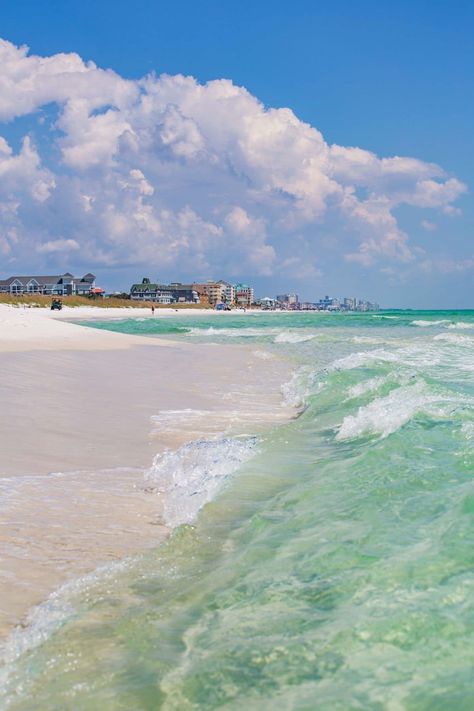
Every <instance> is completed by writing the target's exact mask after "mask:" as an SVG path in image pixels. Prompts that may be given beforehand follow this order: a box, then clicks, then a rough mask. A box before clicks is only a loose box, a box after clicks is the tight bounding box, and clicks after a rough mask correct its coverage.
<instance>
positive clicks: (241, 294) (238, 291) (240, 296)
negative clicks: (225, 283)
mask: <svg viewBox="0 0 474 711" xmlns="http://www.w3.org/2000/svg"><path fill="white" fill-rule="evenodd" d="M234 288H235V303H236V305H237V306H244V307H248V306H251V305H252V304H253V302H254V294H253V287H252V286H248V285H247V284H236V285H235V287H234Z"/></svg>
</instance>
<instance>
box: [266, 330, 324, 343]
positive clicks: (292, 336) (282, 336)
mask: <svg viewBox="0 0 474 711" xmlns="http://www.w3.org/2000/svg"><path fill="white" fill-rule="evenodd" d="M316 335H317V334H316V333H296V332H295V331H282V332H281V333H279V334H278V335H277V336H275V339H274V342H275V343H304V342H305V341H312V340H313V338H316Z"/></svg>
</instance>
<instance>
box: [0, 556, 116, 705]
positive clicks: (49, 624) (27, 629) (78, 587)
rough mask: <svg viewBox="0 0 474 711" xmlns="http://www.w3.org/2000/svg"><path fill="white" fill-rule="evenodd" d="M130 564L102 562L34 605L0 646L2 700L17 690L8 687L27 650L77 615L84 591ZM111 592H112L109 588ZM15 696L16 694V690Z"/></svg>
mask: <svg viewBox="0 0 474 711" xmlns="http://www.w3.org/2000/svg"><path fill="white" fill-rule="evenodd" d="M129 565H130V559H127V558H126V559H124V560H121V561H117V562H114V563H107V564H106V565H102V566H100V567H98V568H96V570H94V571H93V572H92V573H88V574H87V575H83V576H81V577H80V578H76V579H75V580H71V581H70V582H68V583H65V584H64V585H62V586H61V587H60V588H58V589H57V590H55V591H54V592H53V593H51V595H49V597H48V598H47V599H46V600H45V601H44V602H42V603H41V604H40V605H37V606H36V607H34V608H32V610H31V611H30V612H29V614H28V617H27V619H26V621H25V623H24V625H23V626H21V627H16V628H15V629H14V630H13V632H12V633H11V634H10V635H9V637H8V638H7V640H6V641H5V643H4V644H3V645H2V647H1V653H0V658H1V661H2V663H3V668H2V669H1V671H0V700H1V701H2V702H3V701H5V707H6V705H9V702H8V701H7V700H6V699H4V698H2V697H3V695H4V694H8V693H9V692H11V691H13V692H15V691H16V689H14V688H13V689H9V688H8V687H9V686H10V684H9V681H10V678H11V675H12V673H13V672H14V670H15V662H16V661H17V660H18V659H19V658H20V657H21V656H22V655H23V654H25V653H26V652H28V651H30V650H32V649H35V648H36V647H39V646H40V645H42V644H43V643H44V642H45V641H46V640H47V639H49V637H51V635H52V634H54V633H55V632H56V631H57V630H59V629H60V628H61V627H62V626H63V625H64V624H65V623H66V622H67V621H68V620H70V619H71V618H72V617H74V615H75V614H77V601H78V600H79V599H80V598H81V597H82V596H83V595H84V593H85V592H86V591H87V590H89V589H90V588H93V587H94V586H95V585H97V584H98V583H101V584H107V583H108V582H109V581H113V579H114V577H115V576H116V575H117V574H120V573H122V572H123V571H125V570H126V569H127V568H128V567H129ZM107 592H109V591H107ZM14 696H15V698H16V693H14Z"/></svg>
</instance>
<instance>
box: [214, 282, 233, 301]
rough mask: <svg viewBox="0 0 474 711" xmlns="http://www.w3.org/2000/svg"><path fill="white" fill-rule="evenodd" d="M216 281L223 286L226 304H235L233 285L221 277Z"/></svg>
mask: <svg viewBox="0 0 474 711" xmlns="http://www.w3.org/2000/svg"><path fill="white" fill-rule="evenodd" d="M218 283H219V284H222V286H223V287H224V298H225V303H226V304H228V306H232V305H233V304H235V286H234V285H233V284H230V283H229V282H228V281H224V280H223V279H220V280H219V282H218Z"/></svg>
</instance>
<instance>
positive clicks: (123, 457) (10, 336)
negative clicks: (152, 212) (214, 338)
mask: <svg viewBox="0 0 474 711" xmlns="http://www.w3.org/2000/svg"><path fill="white" fill-rule="evenodd" d="M93 309H94V307H91V308H90V309H89V308H88V309H87V313H84V312H85V311H86V310H85V309H82V308H77V309H74V312H75V314H74V317H79V318H80V319H84V320H86V319H90V318H91V316H92V317H94V316H97V317H99V318H101V319H104V318H117V314H116V311H117V310H115V309H111V310H110V313H108V314H107V315H106V313H105V312H106V311H107V310H106V309H100V314H99V313H97V311H98V310H97V311H96V312H95V313H94V311H93ZM72 310H73V309H67V311H66V314H65V313H64V310H63V311H62V312H60V313H61V317H60V318H59V317H58V315H57V314H56V313H55V312H51V311H47V310H43V309H34V310H33V309H17V308H15V307H9V306H0V359H1V360H0V362H1V365H2V370H1V373H2V375H1V377H0V396H1V399H2V403H3V407H2V411H1V412H0V431H1V432H2V440H3V441H2V462H1V468H0V485H1V488H2V491H3V494H4V496H3V497H2V498H3V507H2V527H1V528H2V550H3V551H4V554H3V557H2V563H1V569H0V594H1V599H2V604H1V607H0V636H1V637H5V636H6V635H7V634H8V633H9V632H10V631H11V630H12V629H13V628H14V627H15V626H17V625H18V624H20V625H21V624H24V620H25V619H26V615H27V614H28V612H29V610H30V609H31V608H32V607H34V606H36V605H38V604H40V603H41V602H42V601H44V600H45V599H46V598H47V596H48V595H49V594H50V593H52V592H53V591H54V590H56V589H58V588H59V587H61V586H62V585H64V584H65V583H67V582H69V581H70V580H73V579H75V578H77V577H78V576H83V575H86V574H88V573H90V572H92V571H93V570H95V569H96V568H97V567H98V566H100V565H103V564H107V563H109V562H111V561H117V560H120V559H123V558H125V557H128V556H130V555H132V556H133V555H136V554H140V553H141V552H144V551H145V550H146V549H147V548H149V547H154V546H156V545H158V544H159V543H161V542H162V541H163V540H164V539H165V538H166V536H167V535H168V532H169V529H168V527H166V526H165V525H164V524H163V521H162V506H163V497H162V496H161V495H160V494H156V492H155V491H154V489H153V487H147V484H146V481H145V476H144V475H145V472H146V471H147V469H148V468H150V467H151V465H152V462H153V460H154V458H155V457H156V456H157V455H159V454H160V453H163V452H165V451H176V450H177V449H178V448H179V447H180V446H182V445H185V444H186V443H188V442H192V441H194V440H199V439H200V438H203V439H215V438H218V437H219V436H221V437H222V436H223V435H225V434H226V433H227V434H228V435H229V436H235V435H239V434H243V433H247V434H248V433H249V430H250V431H251V433H252V434H258V433H259V432H263V431H265V429H268V428H269V427H271V426H272V425H277V424H278V423H280V422H285V421H288V419H291V417H294V416H295V414H296V410H295V409H294V408H292V407H291V406H286V407H285V406H283V405H282V395H281V386H282V385H283V383H284V382H285V381H287V380H288V379H289V378H290V376H291V371H292V368H291V364H289V363H288V362H286V361H283V360H282V359H279V358H272V359H271V360H265V361H264V362H263V361H261V360H259V359H258V358H257V356H256V355H255V354H254V353H253V352H252V349H251V347H249V346H241V345H230V346H229V345H226V346H225V358H222V347H221V346H217V347H216V346H215V345H210V344H209V345H207V344H191V343H184V342H179V341H171V340H168V339H159V338H147V337H146V336H131V335H127V334H121V333H115V332H112V331H103V330H98V329H94V328H87V327H85V326H78V325H77V324H74V323H71V322H70V321H69V320H68V321H65V320H64V319H65V316H66V318H67V319H69V318H70V315H71V314H70V312H71V311H72ZM91 311H92V312H93V313H92V314H91V313H90V312H91ZM119 311H120V312H121V313H120V314H118V316H119V317H123V316H124V315H125V314H124V313H123V310H122V309H119ZM146 313H148V311H146ZM190 313H193V314H195V315H198V313H199V312H197V310H193V311H192V312H190ZM205 314H206V315H208V312H207V311H206V312H205ZM126 315H127V317H128V316H130V317H135V318H137V317H141V316H142V315H143V314H142V313H141V310H139V309H134V310H133V314H131V313H127V314H126ZM161 315H162V314H161V313H160V315H159V316H156V315H155V317H154V318H157V317H158V318H159V317H161ZM167 315H168V314H167ZM169 315H170V316H176V315H177V314H176V313H175V312H174V311H173V310H171V311H170V314H169ZM216 315H220V314H216Z"/></svg>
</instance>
